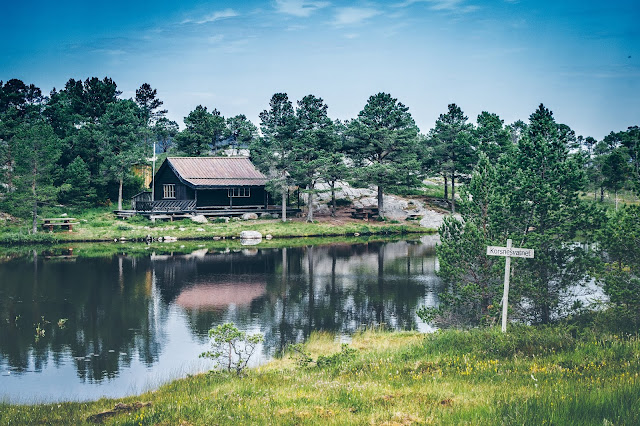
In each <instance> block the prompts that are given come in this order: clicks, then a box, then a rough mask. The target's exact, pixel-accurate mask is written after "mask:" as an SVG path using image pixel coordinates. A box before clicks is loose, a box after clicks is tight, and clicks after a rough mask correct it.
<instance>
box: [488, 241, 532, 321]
mask: <svg viewBox="0 0 640 426" xmlns="http://www.w3.org/2000/svg"><path fill="white" fill-rule="evenodd" d="M487 256H505V257H506V258H507V261H506V262H505V264H504V294H503V296H502V332H503V333H506V332H507V305H508V303H507V302H508V300H509V274H510V273H511V258H512V257H525V258H527V259H533V249H526V248H515V247H511V239H508V240H507V246H506V247H495V246H487Z"/></svg>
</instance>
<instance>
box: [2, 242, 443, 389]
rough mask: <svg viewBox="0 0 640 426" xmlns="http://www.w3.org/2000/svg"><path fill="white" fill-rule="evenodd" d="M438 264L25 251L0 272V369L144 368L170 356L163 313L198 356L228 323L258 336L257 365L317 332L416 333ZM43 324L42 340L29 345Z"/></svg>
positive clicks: (95, 375) (369, 252) (331, 253)
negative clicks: (377, 329) (53, 255)
mask: <svg viewBox="0 0 640 426" xmlns="http://www.w3.org/2000/svg"><path fill="white" fill-rule="evenodd" d="M435 264H436V262H435V254H434V250H433V244H432V243H430V242H428V241H427V242H426V243H420V242H406V241H399V242H387V243H385V242H372V243H366V244H356V245H352V244H331V245H323V246H307V247H296V248H283V249H260V248H252V249H250V250H237V251H229V250H226V251H224V252H219V251H218V252H215V251H209V250H207V249H206V248H203V249H200V250H197V251H195V252H193V253H191V254H189V255H159V254H152V255H150V256H145V257H129V256H126V255H118V256H113V257H101V258H81V257H78V258H73V259H61V260H58V259H48V258H45V256H42V255H40V256H38V254H37V253H34V254H32V255H31V256H30V258H28V259H27V258H19V259H12V260H9V261H7V262H5V263H0V283H2V285H1V286H0V318H1V320H2V326H1V327H0V371H2V370H7V369H8V370H11V373H12V374H18V375H19V374H26V373H27V372H33V371H35V372H40V371H43V370H47V369H54V370H55V369H57V368H58V367H59V366H60V365H61V364H64V363H65V362H66V363H69V362H73V363H74V367H75V368H74V369H75V372H76V377H78V378H79V379H80V381H81V382H87V383H101V382H103V381H104V380H112V379H115V378H117V377H118V375H119V374H120V372H121V371H123V370H126V369H127V368H128V367H129V365H130V364H131V363H132V362H133V361H135V362H142V363H143V364H144V365H146V366H147V367H148V368H151V369H152V368H153V367H154V365H156V364H157V363H158V360H159V358H161V357H163V356H170V354H166V355H163V352H164V351H166V348H165V342H166V341H167V338H168V337H170V336H169V334H168V333H169V330H168V325H167V324H168V323H169V322H170V319H171V316H172V315H179V316H180V317H181V318H184V319H185V321H184V323H185V324H186V325H187V327H186V328H184V329H176V327H173V326H172V327H173V328H171V333H172V336H171V337H174V336H173V334H175V333H184V334H185V335H187V337H185V338H184V339H183V340H185V341H189V340H191V341H193V342H194V343H193V345H195V347H197V346H198V345H200V346H203V345H206V343H207V341H208V339H207V332H208V330H209V329H210V328H211V327H212V326H215V325H218V324H221V323H224V322H227V321H232V322H234V323H235V324H236V325H237V326H238V328H240V329H242V330H246V331H249V332H252V333H254V332H261V333H263V334H264V335H265V342H264V345H263V349H262V351H263V354H264V355H265V357H269V356H272V355H274V354H276V353H278V352H280V351H281V350H282V349H284V348H285V347H286V346H287V345H288V344H289V343H296V342H301V341H303V340H304V339H305V338H306V337H307V336H309V334H310V333H311V332H313V331H317V330H320V331H329V332H334V333H339V334H350V333H353V332H354V331H356V330H357V329H358V328H359V327H362V326H371V325H380V324H386V325H388V326H389V327H392V328H397V329H413V328H417V327H418V326H419V325H420V324H419V323H418V320H417V318H416V316H415V310H416V308H418V307H419V306H421V305H423V304H425V302H429V301H431V302H433V301H434V299H433V295H432V290H433V289H434V286H435V284H436V282H437V279H436V278H435V273H434V268H435ZM42 317H44V318H45V320H46V321H48V323H47V324H46V334H45V336H44V337H43V338H41V339H39V340H38V341H37V342H36V341H35V339H34V329H35V325H36V324H38V323H39V322H42ZM64 318H66V319H67V321H66V323H65V324H64V326H63V327H59V326H58V325H57V322H58V320H59V319H64ZM176 368H178V366H176ZM159 374H160V373H159ZM64 380H69V379H68V378H66V379H64ZM76 381H77V379H76ZM8 392H11V390H10V389H9V390H8Z"/></svg>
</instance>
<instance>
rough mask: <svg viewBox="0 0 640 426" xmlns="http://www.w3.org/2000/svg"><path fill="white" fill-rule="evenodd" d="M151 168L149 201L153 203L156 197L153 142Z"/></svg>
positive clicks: (154, 145)
mask: <svg viewBox="0 0 640 426" xmlns="http://www.w3.org/2000/svg"><path fill="white" fill-rule="evenodd" d="M152 161H153V168H152V171H151V201H155V197H156V141H155V140H154V141H153V157H152Z"/></svg>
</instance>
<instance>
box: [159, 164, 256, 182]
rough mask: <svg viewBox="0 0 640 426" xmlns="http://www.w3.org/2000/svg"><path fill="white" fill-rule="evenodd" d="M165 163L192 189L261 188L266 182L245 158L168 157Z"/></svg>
mask: <svg viewBox="0 0 640 426" xmlns="http://www.w3.org/2000/svg"><path fill="white" fill-rule="evenodd" d="M167 161H168V162H169V165H170V166H171V168H172V169H173V170H174V171H175V172H176V174H177V175H178V176H179V177H180V178H181V179H182V180H184V181H185V183H188V184H190V185H193V186H194V187H195V186H198V187H203V186H204V187H213V186H256V185H259V186H262V185H264V184H266V182H267V177H266V176H265V175H263V174H262V173H260V172H259V171H258V170H257V169H256V168H255V166H254V165H253V164H252V163H251V161H249V159H248V158H247V157H168V158H167Z"/></svg>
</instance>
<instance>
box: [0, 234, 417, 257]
mask: <svg viewBox="0 0 640 426" xmlns="http://www.w3.org/2000/svg"><path fill="white" fill-rule="evenodd" d="M416 238H417V236H416ZM399 239H403V240H406V239H410V237H408V236H402V235H378V234H374V235H366V236H360V237H353V236H351V237H305V238H277V239H276V238H274V239H272V240H265V239H263V240H262V242H261V243H260V244H259V245H257V246H252V247H253V248H259V249H270V248H282V247H287V248H289V247H306V246H310V245H313V246H318V245H326V244H363V243H368V242H378V241H380V242H393V241H398V240H399ZM252 247H247V246H243V245H242V244H241V242H240V240H239V239H237V238H236V239H224V240H218V241H212V240H207V241H203V240H187V241H177V242H170V243H163V242H153V243H150V244H146V243H140V242H129V241H127V242H118V243H111V244H109V243H91V242H88V243H87V242H80V243H69V242H67V243H65V244H18V245H12V246H2V245H0V256H5V257H6V258H11V257H13V256H28V255H30V254H32V253H33V251H34V250H35V251H36V252H37V253H43V252H44V253H50V254H51V255H52V256H55V255H56V254H58V255H63V254H68V251H69V248H73V255H74V256H78V257H105V256H107V257H108V256H113V255H115V254H122V253H125V254H126V255H127V256H132V257H136V256H149V253H151V252H154V253H156V254H174V255H181V254H190V253H193V252H194V251H196V250H201V249H203V248H206V249H207V250H209V252H212V253H213V252H227V251H228V250H232V251H234V250H242V249H247V248H249V249H250V248H252ZM0 261H1V260H0Z"/></svg>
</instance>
